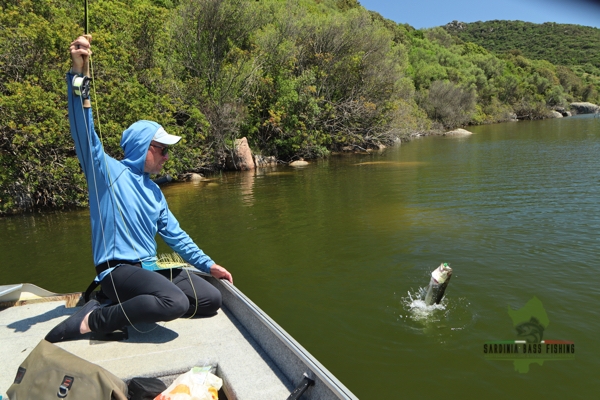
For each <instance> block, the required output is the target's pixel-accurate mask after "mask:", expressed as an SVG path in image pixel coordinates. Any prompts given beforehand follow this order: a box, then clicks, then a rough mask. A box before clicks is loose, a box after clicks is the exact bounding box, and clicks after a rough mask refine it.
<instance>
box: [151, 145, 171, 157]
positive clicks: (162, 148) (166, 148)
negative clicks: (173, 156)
mask: <svg viewBox="0 0 600 400" xmlns="http://www.w3.org/2000/svg"><path fill="white" fill-rule="evenodd" d="M150 146H152V147H156V148H157V149H160V154H162V155H163V156H166V155H167V153H168V152H169V146H157V145H155V144H152V143H150Z"/></svg>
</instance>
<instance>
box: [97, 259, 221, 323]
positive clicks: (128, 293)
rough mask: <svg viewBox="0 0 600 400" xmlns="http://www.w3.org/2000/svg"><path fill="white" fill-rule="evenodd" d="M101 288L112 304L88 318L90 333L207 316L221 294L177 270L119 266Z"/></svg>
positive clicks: (106, 278)
mask: <svg viewBox="0 0 600 400" xmlns="http://www.w3.org/2000/svg"><path fill="white" fill-rule="evenodd" d="M190 277H191V280H192V285H190V279H189V278H190ZM113 282H114V286H113ZM101 284H102V292H103V293H104V294H105V295H106V296H107V297H108V298H109V299H110V300H111V301H112V302H113V303H114V304H113V305H111V306H108V307H102V308H100V309H97V310H95V311H93V312H92V313H91V314H90V317H89V326H90V329H91V330H92V332H100V333H108V332H113V331H115V330H117V329H121V328H123V327H124V326H128V325H134V326H135V324H137V323H151V322H158V321H171V320H174V319H177V318H179V317H182V316H191V315H199V316H210V315H214V314H216V312H217V310H218V309H219V308H220V307H221V292H219V290H218V289H217V288H215V287H214V286H213V285H211V284H210V283H209V282H207V281H206V280H204V279H202V278H201V277H199V276H197V275H195V274H193V273H191V272H190V273H189V274H188V271H184V270H182V269H180V268H178V269H169V270H160V271H149V270H145V269H143V268H141V267H139V266H133V265H127V264H122V265H121V266H119V267H117V268H115V269H114V270H113V271H112V272H111V273H110V274H108V275H107V276H106V277H105V278H104V279H103V280H102V282H101ZM115 289H116V293H115ZM196 299H197V302H198V306H197V307H196Z"/></svg>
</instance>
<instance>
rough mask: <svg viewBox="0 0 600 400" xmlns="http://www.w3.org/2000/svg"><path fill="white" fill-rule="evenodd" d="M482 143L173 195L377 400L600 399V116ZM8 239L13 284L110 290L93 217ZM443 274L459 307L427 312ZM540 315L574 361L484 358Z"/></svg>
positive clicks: (317, 347)
mask: <svg viewBox="0 0 600 400" xmlns="http://www.w3.org/2000/svg"><path fill="white" fill-rule="evenodd" d="M471 131H473V132H475V134H474V135H471V136H468V137H461V138H448V137H426V138H421V139H416V140H413V141H412V142H410V143H405V144H403V145H402V146H398V147H395V148H391V149H388V150H386V151H385V152H383V153H382V154H365V155H352V156H336V157H331V158H329V159H327V160H322V161H318V162H312V163H310V165H308V166H307V167H304V168H292V167H287V166H286V167H278V168H276V169H265V170H259V171H257V172H256V173H255V172H250V173H227V174H222V175H220V176H216V177H214V178H213V179H212V180H211V181H209V182H202V183H199V184H192V183H185V184H171V185H168V186H165V187H164V189H163V191H164V193H165V195H166V197H167V199H168V201H169V205H170V208H171V210H172V211H173V212H174V214H175V215H176V216H177V217H178V219H179V220H180V222H181V224H182V226H183V228H184V229H185V230H187V231H188V233H190V235H191V236H192V237H193V238H195V239H196V241H197V243H198V244H199V246H200V247H201V248H202V249H204V250H205V251H206V253H207V254H209V255H210V256H211V257H212V258H213V259H214V260H215V261H217V262H218V263H220V264H222V265H223V266H225V267H227V268H228V269H229V270H230V271H231V272H232V273H233V276H234V280H235V284H236V286H238V287H239V288H240V289H241V290H242V291H243V292H244V293H245V294H246V295H248V296H249V297H250V298H251V299H252V300H253V301H254V302H255V303H257V304H258V305H259V306H260V307H261V308H262V309H263V310H265V311H266V312H267V313H268V314H269V315H270V316H271V317H272V318H273V319H274V320H275V321H277V322H278V323H279V324H280V325H281V326H282V327H283V328H284V329H285V330H287V331H288V332H289V333H290V334H291V335H292V336H293V337H294V338H295V339H296V340H298V341H299V342H300V343H301V344H302V345H303V346H304V347H306V349H308V350H309V351H310V352H311V353H312V354H313V355H314V356H315V357H316V358H317V359H318V360H319V361H320V362H321V363H323V365H325V367H327V368H328V369H329V370H330V371H331V372H333V373H334V374H335V375H336V376H337V377H338V378H339V379H340V380H341V381H342V382H343V383H344V384H345V385H346V386H347V387H348V388H350V389H351V390H352V391H353V392H354V393H355V394H356V395H357V396H358V397H359V398H361V399H396V398H408V399H411V398H425V399H429V398H432V399H433V398H440V397H442V396H443V397H450V398H481V397H485V398H490V399H505V398H509V397H516V398H527V397H534V396H535V397H536V398H556V399H558V398H578V397H583V396H584V394H587V395H586V396H585V397H586V398H587V397H589V396H592V397H593V396H594V395H592V393H598V390H599V389H600V383H599V380H598V378H597V375H598V372H599V371H600V361H599V357H598V356H599V355H600V344H599V343H600V342H599V341H598V340H597V339H594V338H595V337H596V338H597V337H598V336H596V335H598V331H599V328H600V318H598V311H597V304H598V302H599V301H600V288H599V287H600V285H599V284H598V281H599V280H598V274H599V272H600V269H599V267H598V257H597V252H598V248H599V245H600V243H599V240H598V233H599V232H600V119H594V118H593V116H577V117H571V118H565V119H555V120H546V121H533V122H518V123H506V124H497V125H490V126H480V127H472V128H471ZM0 243H2V244H1V246H2V252H0V265H1V268H0V282H2V283H18V282H32V283H36V284H38V285H40V286H43V287H45V288H47V289H49V290H53V291H58V292H69V291H79V290H82V289H84V288H85V287H86V286H87V284H88V283H89V281H90V280H91V279H92V277H93V267H92V258H91V245H90V233H89V214H88V212H87V211H86V210H82V211H71V212H58V213H47V214H36V215H27V216H17V217H10V218H2V219H0ZM160 251H161V252H168V248H166V246H164V245H163V244H162V243H161V246H160ZM442 262H447V263H449V264H450V266H451V267H452V268H453V270H454V274H453V277H452V280H451V282H450V285H449V286H448V289H447V291H446V298H445V299H444V301H443V302H442V305H441V306H438V307H436V308H434V309H423V308H422V307H418V304H419V302H413V301H412V299H415V298H416V297H417V291H418V289H419V288H420V287H423V286H426V285H427V284H428V282H429V277H430V274H431V271H433V270H434V269H435V268H436V267H437V266H438V265H439V264H440V263H442ZM528 303H529V306H532V304H533V308H534V309H535V310H537V311H536V312H537V314H536V313H534V314H532V315H535V316H536V317H537V318H538V319H539V320H540V323H541V324H542V325H543V329H544V331H543V339H544V340H565V341H570V342H574V343H575V358H574V359H567V360H564V359H560V360H559V359H555V358H554V359H553V358H552V357H551V356H547V357H544V358H543V359H544V361H542V362H533V363H532V362H530V361H527V360H528V359H527V358H523V356H522V355H519V357H521V358H520V359H519V360H520V361H517V362H515V361H512V360H496V359H490V357H489V355H488V354H484V350H483V348H484V344H485V343H486V342H490V341H514V340H517V339H520V337H518V335H517V331H516V329H515V326H514V325H513V319H512V317H511V314H509V309H511V310H519V309H522V308H523V307H525V306H526V304H528ZM529 306H528V307H529ZM540 310H541V311H540ZM540 312H541V313H542V314H543V315H541V317H540ZM544 315H545V316H546V318H545V319H544V318H543V317H544ZM509 358H510V357H509ZM513 358H515V359H516V358H517V356H515V357H513ZM523 360H524V361H523ZM257 390H259V389H257Z"/></svg>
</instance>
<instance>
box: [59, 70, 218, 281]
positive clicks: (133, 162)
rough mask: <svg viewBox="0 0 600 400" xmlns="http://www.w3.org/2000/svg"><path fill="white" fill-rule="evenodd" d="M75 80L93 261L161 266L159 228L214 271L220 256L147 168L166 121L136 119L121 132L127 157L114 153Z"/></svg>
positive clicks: (76, 132)
mask: <svg viewBox="0 0 600 400" xmlns="http://www.w3.org/2000/svg"><path fill="white" fill-rule="evenodd" d="M72 80H73V75H72V74H70V73H69V74H67V87H68V103H69V123H70V126H71V135H72V136H73V140H74V141H75V149H76V151H77V157H78V158H79V162H80V163H81V167H82V168H83V172H84V174H85V177H86V180H87V184H88V194H89V203H90V219H91V225H92V249H93V254H94V264H95V265H101V264H103V263H106V262H107V261H110V260H122V261H131V262H141V263H142V265H143V266H144V268H148V269H156V268H157V267H156V241H155V239H154V238H155V237H156V234H157V233H158V234H159V235H160V236H161V237H162V238H163V240H164V241H165V243H167V245H169V247H171V248H172V249H173V250H174V251H175V252H177V253H178V254H179V255H180V256H181V257H182V258H183V259H184V260H185V261H186V262H188V263H190V264H191V265H193V266H194V267H196V268H198V269H199V270H200V271H203V272H206V273H210V267H211V266H212V265H213V264H214V263H215V262H214V261H213V260H212V259H211V258H210V257H209V256H207V255H206V254H204V252H203V251H202V250H200V248H198V246H197V245H196V244H195V243H194V241H193V240H192V239H191V238H190V237H189V235H188V234H187V233H185V232H184V231H183V230H182V229H181V227H180V226H179V222H178V221H177V219H176V218H175V217H174V216H173V214H172V213H171V211H169V207H168V205H167V201H166V199H165V196H164V195H163V193H162V192H161V190H160V188H159V187H158V186H157V185H156V184H155V183H154V182H153V181H152V180H151V179H150V175H149V174H148V173H145V172H144V167H145V163H146V154H147V152H148V148H149V146H150V142H151V141H152V138H153V137H154V134H155V133H156V131H157V130H158V129H159V128H160V127H161V126H160V125H159V124H157V123H156V122H152V121H138V122H136V123H134V124H133V125H131V126H130V127H129V128H127V129H126V130H125V131H124V132H123V136H122V138H121V147H122V148H123V150H124V152H125V157H124V158H123V160H121V161H118V160H116V159H114V158H112V157H110V156H109V155H108V154H106V153H105V152H104V148H103V146H102V142H101V141H100V139H99V138H98V135H97V134H96V132H95V130H94V122H93V117H92V109H91V108H84V107H83V100H82V99H81V97H80V96H77V95H76V94H74V93H73V88H72ZM100 279H101V277H100Z"/></svg>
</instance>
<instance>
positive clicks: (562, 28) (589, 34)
mask: <svg viewBox="0 0 600 400" xmlns="http://www.w3.org/2000/svg"><path fill="white" fill-rule="evenodd" d="M444 28H445V29H446V31H448V32H449V33H450V34H451V35H453V36H456V37H458V38H460V39H461V40H462V41H463V42H470V43H475V44H478V45H479V46H481V47H483V48H485V49H487V50H489V51H490V52H492V53H495V54H509V53H512V54H522V55H523V56H524V57H527V58H530V59H534V60H548V61H550V62H551V63H552V64H555V65H565V66H570V67H572V68H573V70H574V71H576V72H578V74H579V75H586V74H588V75H593V76H595V77H600V29H598V28H594V27H589V26H582V25H572V24H557V23H554V22H546V23H544V24H534V23H531V22H523V21H498V20H494V21H486V22H481V21H479V22H473V23H464V22H458V21H454V22H451V23H449V24H447V25H446V26H444Z"/></svg>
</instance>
